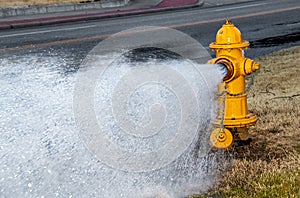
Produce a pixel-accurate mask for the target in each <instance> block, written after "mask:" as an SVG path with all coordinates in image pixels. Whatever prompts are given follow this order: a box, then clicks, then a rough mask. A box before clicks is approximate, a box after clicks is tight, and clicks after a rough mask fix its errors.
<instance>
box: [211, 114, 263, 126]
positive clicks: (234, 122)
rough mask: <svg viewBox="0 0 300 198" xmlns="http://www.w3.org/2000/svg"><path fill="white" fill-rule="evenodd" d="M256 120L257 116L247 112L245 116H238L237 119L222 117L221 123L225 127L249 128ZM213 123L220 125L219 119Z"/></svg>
mask: <svg viewBox="0 0 300 198" xmlns="http://www.w3.org/2000/svg"><path fill="white" fill-rule="evenodd" d="M256 122H257V117H256V116H255V115H253V114H249V115H248V116H247V117H245V118H239V119H234V118H232V119H224V121H223V124H224V126H226V128H244V127H246V128H249V127H251V126H253V125H255V124H256ZM214 125H217V126H220V125H221V119H217V120H216V121H215V122H214Z"/></svg>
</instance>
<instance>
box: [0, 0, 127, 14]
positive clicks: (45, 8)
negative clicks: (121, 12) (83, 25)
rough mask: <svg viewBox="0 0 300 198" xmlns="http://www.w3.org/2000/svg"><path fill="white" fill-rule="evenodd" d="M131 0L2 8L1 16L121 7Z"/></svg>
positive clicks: (0, 10)
mask: <svg viewBox="0 0 300 198" xmlns="http://www.w3.org/2000/svg"><path fill="white" fill-rule="evenodd" d="M128 1H129V0H114V1H112V2H100V1H97V2H90V3H69V4H53V5H39V6H38V5H37V6H28V7H19V8H0V17H3V18H5V17H14V16H27V15H32V14H48V13H58V12H61V13H62V12H69V11H82V10H87V9H101V8H108V7H120V6H125V5H127V4H128Z"/></svg>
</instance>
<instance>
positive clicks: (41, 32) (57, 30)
mask: <svg viewBox="0 0 300 198" xmlns="http://www.w3.org/2000/svg"><path fill="white" fill-rule="evenodd" d="M91 27H96V25H89V26H82V27H73V28H63V29H55V30H42V31H35V32H23V33H17V34H7V35H1V36H0V38H6V37H14V36H24V35H33V34H44V33H50V32H61V31H68V30H79V29H84V28H91Z"/></svg>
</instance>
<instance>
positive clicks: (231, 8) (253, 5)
mask: <svg viewBox="0 0 300 198" xmlns="http://www.w3.org/2000/svg"><path fill="white" fill-rule="evenodd" d="M266 4H267V3H257V4H252V5H244V6H238V7H230V8H222V9H217V10H214V11H215V12H219V11H226V10H235V9H240V8H250V7H256V6H262V5H266Z"/></svg>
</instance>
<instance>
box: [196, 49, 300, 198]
mask: <svg viewBox="0 0 300 198" xmlns="http://www.w3.org/2000/svg"><path fill="white" fill-rule="evenodd" d="M256 61H257V62H258V63H260V64H261V70H260V73H259V74H257V75H256V76H255V84H254V85H253V86H252V87H251V90H250V91H249V93H248V109H249V110H250V111H253V112H254V113H255V114H256V115H257V116H258V118H259V120H258V122H257V124H256V126H255V127H253V128H252V129H251V130H250V134H251V136H252V139H253V140H254V142H252V143H251V145H250V146H243V147H237V148H233V149H232V150H231V151H230V152H231V153H232V154H233V156H234V159H233V162H232V163H233V164H232V167H231V169H230V170H227V171H225V172H223V174H222V176H223V177H222V179H221V180H220V181H219V182H218V183H217V184H215V186H213V187H211V190H210V191H209V193H208V194H206V195H199V196H192V197H195V198H196V197H300V144H299V142H300V105H299V104H300V85H299V83H300V75H299V73H300V64H299V62H300V46H298V47H295V48H291V49H287V50H283V51H280V52H277V53H274V54H271V55H268V56H265V57H261V58H259V59H258V60H256Z"/></svg>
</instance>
